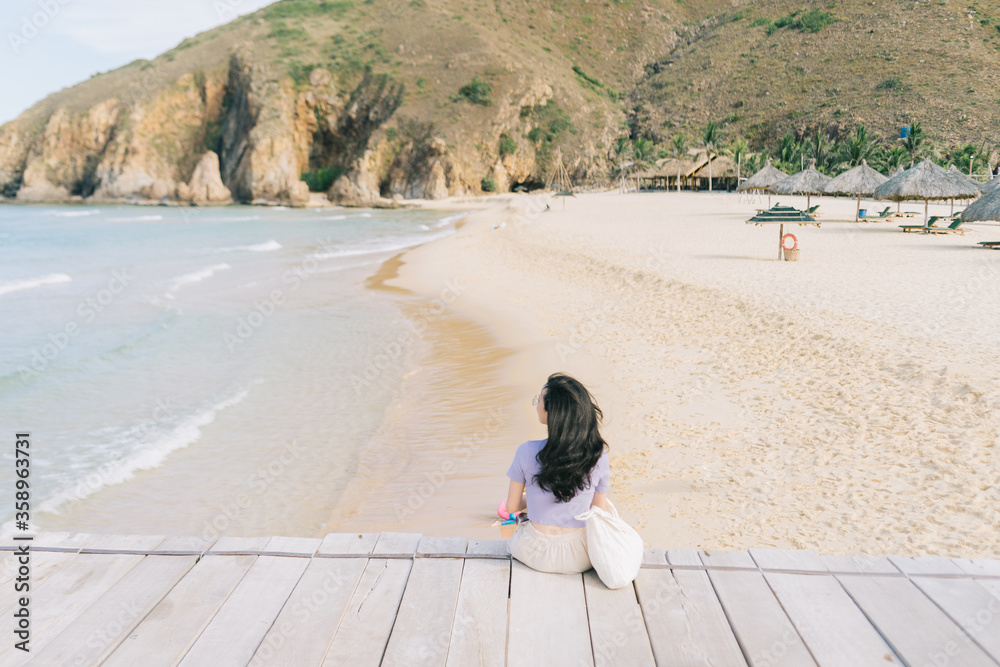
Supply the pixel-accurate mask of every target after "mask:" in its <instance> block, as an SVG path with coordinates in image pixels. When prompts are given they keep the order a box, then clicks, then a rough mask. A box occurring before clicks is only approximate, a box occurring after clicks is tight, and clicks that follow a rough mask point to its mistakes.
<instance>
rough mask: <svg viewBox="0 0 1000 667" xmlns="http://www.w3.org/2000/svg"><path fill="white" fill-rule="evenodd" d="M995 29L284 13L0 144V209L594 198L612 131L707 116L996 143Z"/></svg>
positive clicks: (8, 129) (261, 14)
mask: <svg viewBox="0 0 1000 667" xmlns="http://www.w3.org/2000/svg"><path fill="white" fill-rule="evenodd" d="M216 5H217V6H218V7H219V8H221V10H225V8H226V7H227V4H226V3H225V2H218V3H216ZM998 27H1000V9H993V5H991V4H990V3H985V2H978V3H977V2H971V4H968V5H962V6H958V5H957V4H956V3H948V2H926V1H923V0H905V1H904V0H899V1H897V2H878V3H871V2H865V1H861V0H845V1H842V2H830V3H809V4H808V5H805V4H803V3H799V4H795V3H789V2H783V1H781V0H766V1H765V0H761V1H756V2H747V1H744V2H740V1H722V0H704V1H701V2H698V3H694V2H690V1H689V0H662V1H659V0H648V1H645V2H643V1H640V0H533V1H523V0H492V1H484V2H481V3H478V4H469V3H462V2H457V1H456V2H452V1H448V0H337V1H328V0H282V1H280V2H276V3H275V4H273V5H270V6H268V7H265V8H263V9H261V10H259V11H257V12H254V13H253V14H248V15H246V16H242V17H239V18H235V19H234V20H233V21H231V22H230V23H228V24H226V25H223V26H220V27H218V28H216V29H213V30H210V31H207V32H205V33H202V34H200V35H197V36H196V37H193V38H191V39H187V40H184V41H183V42H181V43H180V44H179V45H178V46H177V47H175V48H174V49H171V50H170V51H168V52H166V53H164V54H162V55H160V56H158V57H157V58H156V59H154V60H152V61H144V60H140V61H136V62H133V63H130V64H129V65H126V66H124V67H122V68H119V69H117V70H113V71H111V72H106V73H103V74H100V75H96V76H94V77H92V78H91V79H89V80H87V81H84V82H82V83H80V84H78V85H76V86H73V87H71V88H67V89H64V90H62V91H59V92H57V93H54V94H52V95H50V96H48V97H46V98H45V99H44V100H42V101H40V102H39V103H38V104H36V105H35V106H33V107H32V108H31V109H29V110H28V111H26V112H25V113H24V114H22V115H21V116H20V117H19V118H17V119H16V120H14V121H11V122H9V123H7V124H5V125H3V126H2V127H0V194H2V195H4V196H6V197H10V198H16V200H18V201H61V200H79V199H87V200H88V201H168V202H194V203H203V204H204V203H225V202H228V201H230V198H232V199H233V200H235V201H240V202H247V203H249V202H280V203H289V204H296V205H298V204H304V203H306V202H307V201H308V200H309V198H310V192H309V191H310V189H311V190H313V191H315V192H324V193H327V194H328V196H329V197H330V198H331V199H332V200H334V201H337V202H340V203H347V204H361V205H391V204H392V200H393V199H396V200H397V201H398V200H399V199H400V198H440V197H444V196H448V195H462V194H477V193H480V192H482V191H484V190H485V191H493V190H497V191H506V190H509V189H512V188H513V187H516V186H518V185H523V186H525V187H529V188H532V187H536V186H538V185H540V184H542V183H543V182H545V181H546V179H547V178H548V177H549V176H550V174H552V173H554V171H555V168H556V166H557V165H558V163H559V162H560V161H562V163H564V164H565V166H566V167H567V168H568V169H569V172H570V174H571V176H572V178H573V179H574V182H576V183H602V182H606V181H607V179H608V178H609V176H610V174H611V173H612V171H613V169H614V168H615V165H616V164H617V162H618V160H619V157H618V154H617V151H616V145H617V144H618V140H619V138H621V137H631V138H632V139H636V138H640V137H641V138H644V139H649V140H651V141H652V142H654V143H665V142H666V141H667V140H668V139H669V138H670V137H671V136H672V135H673V134H675V133H677V132H680V131H684V132H686V133H687V134H688V135H689V136H691V135H696V134H697V133H699V132H700V129H701V128H703V127H704V125H705V124H706V123H707V122H708V121H716V122H720V123H722V124H723V127H724V134H725V135H726V136H727V137H730V138H732V137H736V136H742V137H745V138H747V139H749V140H750V141H751V144H752V145H754V146H756V147H763V146H766V145H768V144H769V142H773V141H774V140H775V139H776V138H778V137H780V136H781V135H782V134H784V133H785V132H787V131H789V130H792V131H798V132H803V131H806V130H808V129H810V128H812V129H816V128H821V129H822V130H824V131H827V132H830V133H831V134H837V133H841V132H845V131H847V130H849V129H850V128H851V127H853V125H854V124H857V123H865V124H866V125H867V126H868V127H869V128H870V129H875V130H877V131H879V132H882V133H883V134H884V135H886V136H889V135H891V134H892V133H893V132H898V126H899V125H903V124H907V123H908V122H910V121H912V120H921V121H922V122H923V125H924V127H925V128H926V129H928V130H930V133H931V135H932V138H934V139H935V140H937V141H943V142H950V143H956V142H966V143H977V144H978V143H981V142H982V141H984V140H985V141H987V142H989V143H990V145H991V146H992V145H993V144H994V143H995V142H996V135H997V130H998V127H1000V124H998V120H1000V105H998V101H1000V98H998V94H997V93H996V91H997V90H998V85H997V84H998V83H1000V81H998V76H1000V75H998V68H997V64H998V61H1000V30H998Z"/></svg>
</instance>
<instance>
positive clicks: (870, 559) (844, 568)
mask: <svg viewBox="0 0 1000 667" xmlns="http://www.w3.org/2000/svg"><path fill="white" fill-rule="evenodd" d="M819 559H820V560H821V561H823V565H825V566H826V568H827V569H828V570H830V572H852V573H856V574H899V573H900V572H899V570H898V569H896V566H895V565H893V564H892V563H890V562H889V559H888V558H886V557H885V556H827V555H823V556H820V557H819Z"/></svg>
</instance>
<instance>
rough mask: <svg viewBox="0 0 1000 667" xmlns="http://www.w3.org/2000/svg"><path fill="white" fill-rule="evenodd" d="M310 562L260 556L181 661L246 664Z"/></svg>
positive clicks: (211, 663)
mask: <svg viewBox="0 0 1000 667" xmlns="http://www.w3.org/2000/svg"><path fill="white" fill-rule="evenodd" d="M219 541H220V542H221V541H222V540H219ZM206 558H209V556H206ZM309 563H310V560H309V559H307V558H284V557H282V556H258V557H257V560H256V561H255V562H254V564H253V565H252V566H251V567H250V570H249V571H248V572H247V573H246V575H245V576H244V577H243V579H242V580H241V581H240V583H239V584H238V585H237V586H236V589H235V590H234V591H233V592H232V593H231V594H230V596H229V599H227V600H226V601H225V603H224V604H223V605H222V607H221V608H220V609H219V611H218V612H217V613H216V614H215V618H213V619H212V621H211V622H210V623H209V624H208V627H206V628H205V630H204V632H202V633H201V636H200V637H198V640H197V641H196V642H195V643H194V645H193V646H192V647H191V650H190V651H188V652H187V654H186V655H185V656H184V659H183V660H182V661H181V663H180V664H181V665H190V666H192V667H194V666H199V665H213V666H214V667H221V666H225V665H233V666H234V667H235V666H236V665H240V666H241V667H242V666H243V665H246V664H247V663H248V662H249V661H250V659H251V658H253V655H254V653H256V651H257V647H258V646H259V645H260V642H261V640H262V639H263V638H264V635H266V634H267V631H268V630H269V629H270V628H271V624H272V623H273V622H274V619H275V617H276V616H277V615H278V612H280V611H281V607H282V606H283V605H284V604H285V600H287V599H288V596H289V595H290V594H291V592H292V590H293V589H294V588H295V585H296V584H297V583H298V581H299V578H300V577H301V576H302V573H303V572H304V571H305V569H306V566H308V565H309Z"/></svg>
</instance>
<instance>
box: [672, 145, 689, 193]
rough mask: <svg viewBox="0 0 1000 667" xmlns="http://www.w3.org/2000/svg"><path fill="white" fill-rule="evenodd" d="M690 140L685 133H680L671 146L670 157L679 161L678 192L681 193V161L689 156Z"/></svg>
mask: <svg viewBox="0 0 1000 667" xmlns="http://www.w3.org/2000/svg"><path fill="white" fill-rule="evenodd" d="M687 149H688V140H687V137H685V136H684V133H683V132H681V133H678V134H677V135H676V136H674V140H673V141H672V142H671V144H670V155H671V156H672V157H673V158H674V159H675V160H677V192H680V191H681V159H682V158H683V157H684V156H685V155H687Z"/></svg>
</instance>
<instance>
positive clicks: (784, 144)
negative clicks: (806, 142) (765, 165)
mask: <svg viewBox="0 0 1000 667" xmlns="http://www.w3.org/2000/svg"><path fill="white" fill-rule="evenodd" d="M802 154H803V146H802V142H800V141H799V140H798V139H796V138H795V135H794V134H792V133H791V132H787V133H785V136H784V137H782V139H781V146H779V147H778V166H779V167H780V168H781V169H784V170H785V171H788V172H793V171H798V170H799V169H800V165H799V162H800V161H801V159H802Z"/></svg>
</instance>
